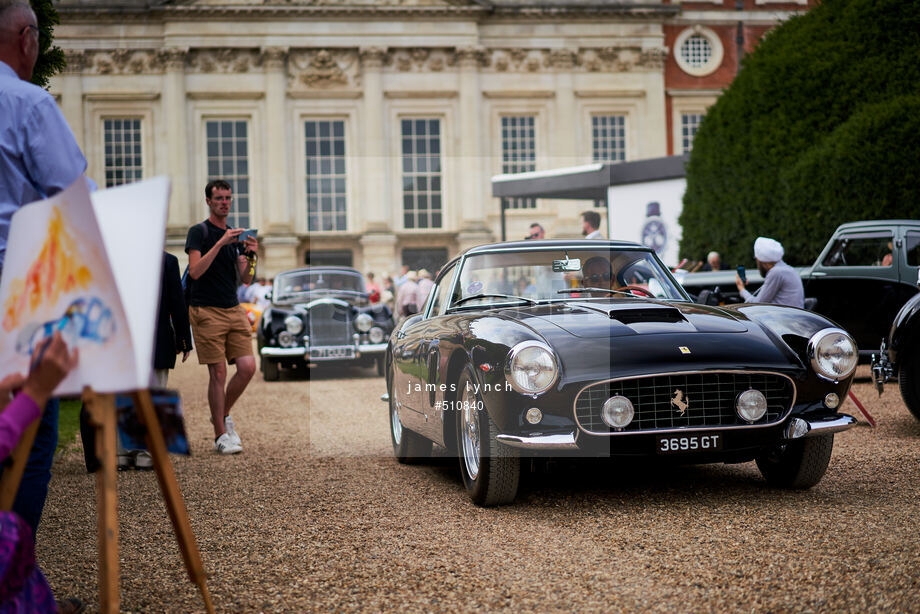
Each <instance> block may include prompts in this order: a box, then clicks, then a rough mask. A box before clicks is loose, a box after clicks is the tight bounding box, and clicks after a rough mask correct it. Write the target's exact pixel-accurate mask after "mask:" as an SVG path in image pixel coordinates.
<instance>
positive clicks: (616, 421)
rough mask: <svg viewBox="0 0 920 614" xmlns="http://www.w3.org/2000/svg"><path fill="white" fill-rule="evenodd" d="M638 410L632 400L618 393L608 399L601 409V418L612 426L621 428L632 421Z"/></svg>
mask: <svg viewBox="0 0 920 614" xmlns="http://www.w3.org/2000/svg"><path fill="white" fill-rule="evenodd" d="M635 415H636V410H635V409H634V408H633V404H632V401H630V400H629V399H627V398H626V397H624V396H620V395H616V396H613V397H610V398H609V399H607V401H606V402H605V403H604V407H603V409H601V420H603V421H604V424H606V425H607V426H609V427H611V428H615V429H621V428H624V427H626V426H627V425H628V424H629V423H630V422H632V419H633V416H635Z"/></svg>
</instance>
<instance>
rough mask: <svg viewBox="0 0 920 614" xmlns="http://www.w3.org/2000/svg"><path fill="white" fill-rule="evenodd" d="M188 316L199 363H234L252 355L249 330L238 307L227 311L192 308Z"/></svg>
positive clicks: (244, 311) (222, 309)
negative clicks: (238, 359)
mask: <svg viewBox="0 0 920 614" xmlns="http://www.w3.org/2000/svg"><path fill="white" fill-rule="evenodd" d="M188 315H189V320H190V321H191V323H192V334H193V335H194V336H195V351H196V352H197V353H198V363H199V364H202V365H212V364H215V363H219V362H224V361H225V360H226V361H227V362H229V363H230V364H233V362H234V361H235V360H236V359H237V358H240V357H242V356H252V327H251V325H250V324H249V318H247V317H246V310H245V309H243V307H242V306H241V305H237V306H236V307H230V308H227V309H224V308H222V307H196V306H194V305H193V306H192V307H189V310H188Z"/></svg>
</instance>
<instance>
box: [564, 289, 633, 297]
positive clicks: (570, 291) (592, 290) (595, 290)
mask: <svg viewBox="0 0 920 614" xmlns="http://www.w3.org/2000/svg"><path fill="white" fill-rule="evenodd" d="M573 292H609V293H610V294H625V295H626V296H630V297H635V296H639V295H637V294H633V293H632V292H626V291H625V290H613V289H611V288H591V287H588V288H563V289H562V290H556V294H572V293H573ZM640 298H649V297H647V296H646V297H640Z"/></svg>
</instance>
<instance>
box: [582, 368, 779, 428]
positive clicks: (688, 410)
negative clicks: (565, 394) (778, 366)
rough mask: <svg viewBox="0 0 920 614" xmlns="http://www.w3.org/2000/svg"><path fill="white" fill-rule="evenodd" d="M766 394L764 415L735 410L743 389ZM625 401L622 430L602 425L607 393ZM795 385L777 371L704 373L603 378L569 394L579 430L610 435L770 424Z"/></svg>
mask: <svg viewBox="0 0 920 614" xmlns="http://www.w3.org/2000/svg"><path fill="white" fill-rule="evenodd" d="M750 389H756V390H759V391H760V392H762V393H763V394H764V396H765V397H766V398H767V413H766V415H765V416H764V417H763V418H761V419H760V420H758V421H757V422H756V423H755V424H753V425H751V424H749V423H748V422H745V421H744V420H742V419H741V418H740V417H738V415H737V413H735V401H736V399H737V398H738V395H739V394H741V393H742V392H744V391H745V390H750ZM615 395H620V396H624V397H626V398H627V399H629V400H630V401H631V402H632V404H633V407H634V409H635V417H634V418H633V420H632V422H631V423H630V424H629V425H628V426H626V428H624V429H623V430H622V431H616V430H615V429H612V428H610V427H608V426H607V425H606V424H605V423H604V422H603V420H602V419H601V409H602V408H603V406H604V403H605V402H606V401H607V399H609V398H610V397H612V396H615ZM794 402H795V385H794V384H793V382H792V380H791V379H790V378H789V377H787V376H785V375H780V374H777V373H765V372H749V371H718V372H713V371H706V372H693V373H672V374H666V375H648V376H642V377H635V378H630V379H618V380H608V381H604V382H598V383H595V384H591V385H588V386H586V387H584V388H583V389H582V390H581V391H580V392H579V393H578V395H577V396H576V397H575V420H576V422H577V423H578V425H579V426H580V427H581V428H582V429H584V430H585V431H587V432H589V433H592V434H598V435H615V434H619V433H635V432H644V431H664V430H671V429H687V428H701V429H706V428H723V427H733V426H765V425H769V424H775V423H776V422H779V421H780V420H782V419H783V418H785V416H786V414H787V413H788V412H789V411H790V410H791V409H792V405H793V403H794Z"/></svg>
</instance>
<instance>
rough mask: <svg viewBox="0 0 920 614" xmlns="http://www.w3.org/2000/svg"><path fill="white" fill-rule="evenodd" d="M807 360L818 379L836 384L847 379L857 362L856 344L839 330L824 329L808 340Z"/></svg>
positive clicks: (843, 331) (857, 351) (844, 332)
mask: <svg viewBox="0 0 920 614" xmlns="http://www.w3.org/2000/svg"><path fill="white" fill-rule="evenodd" d="M806 351H807V353H808V360H809V361H810V362H811V368H812V369H814V371H815V373H817V374H818V376H819V377H823V378H824V379H828V380H831V381H833V382H837V381H838V380H840V379H842V378H844V377H849V376H850V375H851V374H852V373H853V371H855V370H856V364H857V363H858V362H859V350H858V349H857V348H856V342H855V341H854V340H853V338H852V337H851V336H850V335H849V334H848V333H847V332H846V331H845V330H842V329H839V328H824V329H821V330H819V331H818V332H816V333H815V334H814V335H812V336H811V339H809V340H808V348H807V350H806Z"/></svg>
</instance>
